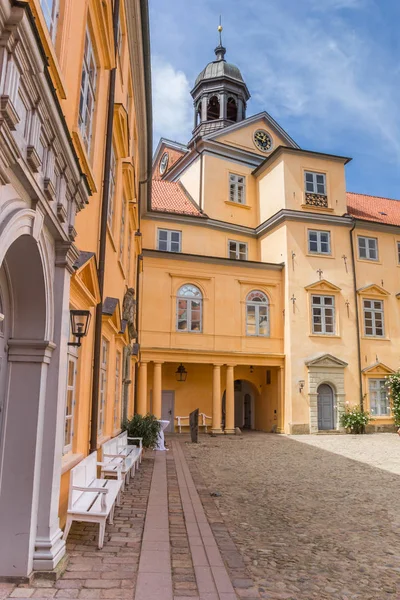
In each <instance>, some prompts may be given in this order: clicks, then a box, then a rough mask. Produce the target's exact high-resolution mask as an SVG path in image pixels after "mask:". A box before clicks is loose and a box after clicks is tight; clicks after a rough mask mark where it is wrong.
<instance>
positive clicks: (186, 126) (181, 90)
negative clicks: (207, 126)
mask: <svg viewBox="0 0 400 600" xmlns="http://www.w3.org/2000/svg"><path fill="white" fill-rule="evenodd" d="M149 4H150V25H151V46H152V61H153V110H154V115H153V118H154V142H155V145H156V144H157V142H158V139H159V138H160V137H161V136H164V137H169V138H171V139H174V140H177V141H181V142H187V141H188V140H189V139H190V134H191V129H192V123H193V113H192V111H193V108H192V103H191V97H190V89H191V88H192V86H193V82H194V80H195V78H196V76H197V75H198V73H199V72H200V71H201V70H202V69H203V68H204V67H205V65H206V64H207V63H208V62H210V61H211V60H213V58H214V52H213V50H214V48H215V46H216V45H217V39H218V37H217V26H218V19H219V14H222V21H223V27H224V31H223V43H224V45H225V46H226V48H227V55H226V59H227V60H228V61H229V62H232V63H234V64H236V65H238V66H239V68H240V69H241V71H242V74H243V77H244V79H245V81H246V83H247V86H248V88H249V90H250V93H251V95H252V97H251V99H250V101H249V103H248V108H247V116H250V115H252V114H255V113H257V112H260V111H262V110H266V111H268V112H269V113H270V114H271V115H272V116H273V117H274V118H275V119H276V120H277V121H278V122H279V123H280V125H281V126H282V127H283V128H284V129H285V130H286V131H287V132H288V133H289V135H290V136H291V137H292V138H294V140H295V141H296V142H297V143H298V144H299V145H300V146H301V147H302V148H305V149H308V150H317V151H320V152H328V153H332V154H341V155H344V156H350V157H352V158H353V161H352V162H351V163H350V164H349V165H348V167H347V189H348V190H349V191H357V192H363V193H367V194H372V195H381V196H387V197H391V198H398V199H400V36H399V33H398V27H399V23H400V1H399V0H246V1H244V0H170V1H169V2H166V1H165V0H149Z"/></svg>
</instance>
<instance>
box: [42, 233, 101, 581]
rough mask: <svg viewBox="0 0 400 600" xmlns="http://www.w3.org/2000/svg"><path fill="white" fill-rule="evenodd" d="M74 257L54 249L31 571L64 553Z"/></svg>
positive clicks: (64, 247) (68, 250) (62, 247)
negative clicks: (62, 501) (64, 475)
mask: <svg viewBox="0 0 400 600" xmlns="http://www.w3.org/2000/svg"><path fill="white" fill-rule="evenodd" d="M76 258H77V253H76V251H74V250H73V247H72V244H70V243H69V242H63V243H60V244H59V245H58V246H57V248H56V267H55V273H54V288H53V292H54V296H53V298H54V332H53V341H54V343H55V345H56V348H55V350H54V352H53V356H52V359H51V363H50V365H49V370H48V376H47V391H46V401H45V410H44V424H43V449H42V460H41V470H40V494H39V506H38V523H37V535H36V543H35V552H34V555H33V569H34V570H35V571H51V570H52V569H54V567H55V566H56V565H57V563H58V562H59V561H60V560H61V558H62V557H63V556H64V554H65V542H64V541H63V540H62V539H61V538H62V531H61V529H60V526H59V519H58V507H59V500H60V483H61V459H62V451H63V445H64V423H65V402H66V384H67V363H68V361H67V360H66V356H67V352H68V340H69V328H70V325H69V323H70V313H69V294H70V280H71V273H73V266H72V265H73V263H74V262H75V260H76ZM92 326H93V325H92ZM82 343H83V344H84V343H85V339H83V340H82Z"/></svg>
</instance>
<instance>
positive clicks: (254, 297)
mask: <svg viewBox="0 0 400 600" xmlns="http://www.w3.org/2000/svg"><path fill="white" fill-rule="evenodd" d="M246 335H257V336H264V337H268V336H269V302H268V298H267V296H266V295H265V294H264V292H260V291H258V290H253V291H252V292H250V293H249V294H248V295H247V298H246Z"/></svg>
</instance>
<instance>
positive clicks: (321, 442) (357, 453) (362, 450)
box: [290, 433, 400, 475]
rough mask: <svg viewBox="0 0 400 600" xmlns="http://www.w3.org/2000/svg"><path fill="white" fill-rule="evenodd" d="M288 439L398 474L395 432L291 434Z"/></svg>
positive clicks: (398, 448)
mask: <svg viewBox="0 0 400 600" xmlns="http://www.w3.org/2000/svg"><path fill="white" fill-rule="evenodd" d="M290 439H292V440H296V441H297V442H304V443H305V444H310V445H311V446H315V447H317V448H322V450H328V451H329V452H334V453H335V454H341V455H342V456H347V458H352V459H353V460H358V461H360V462H363V463H367V464H368V465H371V466H372V467H378V468H379V469H384V470H385V471H390V472H391V473H397V475H400V437H399V436H398V435H397V433H374V434H368V435H292V436H290Z"/></svg>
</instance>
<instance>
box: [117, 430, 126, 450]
mask: <svg viewBox="0 0 400 600" xmlns="http://www.w3.org/2000/svg"><path fill="white" fill-rule="evenodd" d="M115 439H116V440H118V447H119V448H121V447H122V448H123V447H124V446H127V445H128V432H127V431H123V432H122V433H120V434H119V435H118V436H117V437H116V438H115Z"/></svg>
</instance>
